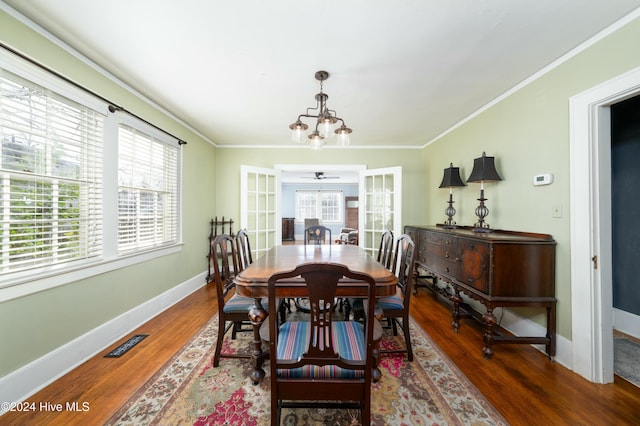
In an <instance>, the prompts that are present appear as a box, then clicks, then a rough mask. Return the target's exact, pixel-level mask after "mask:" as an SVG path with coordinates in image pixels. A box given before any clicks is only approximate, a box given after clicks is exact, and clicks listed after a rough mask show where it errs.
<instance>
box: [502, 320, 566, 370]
mask: <svg viewBox="0 0 640 426" xmlns="http://www.w3.org/2000/svg"><path fill="white" fill-rule="evenodd" d="M502 309H503V310H502V318H501V321H500V327H502V328H504V329H505V330H508V331H509V332H511V333H513V335H514V336H545V335H546V334H547V328H546V324H545V325H544V326H542V325H540V324H538V323H537V322H535V321H532V320H531V319H529V318H526V317H523V316H521V315H519V314H517V313H516V312H514V311H512V310H510V309H506V308H502ZM494 314H495V312H494ZM531 346H533V347H535V348H536V349H538V350H539V351H540V352H543V353H545V355H546V352H545V350H546V348H545V346H544V345H531ZM553 359H554V361H555V362H557V363H559V364H562V365H564V366H565V367H567V368H569V369H571V363H572V359H573V347H572V343H571V341H570V340H569V339H567V338H565V337H562V336H560V335H558V334H556V355H555V357H554V358H553Z"/></svg>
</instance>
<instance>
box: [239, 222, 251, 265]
mask: <svg viewBox="0 0 640 426" xmlns="http://www.w3.org/2000/svg"><path fill="white" fill-rule="evenodd" d="M236 250H237V252H238V272H240V271H244V270H245V269H247V267H248V266H249V265H251V264H252V263H253V255H252V254H251V243H250V242H249V234H248V233H247V230H246V229H241V230H240V231H238V233H237V234H236Z"/></svg>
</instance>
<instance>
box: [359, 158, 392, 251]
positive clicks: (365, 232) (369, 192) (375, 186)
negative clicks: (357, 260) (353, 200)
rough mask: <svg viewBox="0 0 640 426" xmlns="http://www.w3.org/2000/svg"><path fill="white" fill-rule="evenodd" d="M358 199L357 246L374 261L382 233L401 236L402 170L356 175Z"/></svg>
mask: <svg viewBox="0 0 640 426" xmlns="http://www.w3.org/2000/svg"><path fill="white" fill-rule="evenodd" d="M360 197H361V199H362V202H361V203H360V206H361V208H360V212H359V214H360V219H359V221H360V224H361V225H360V235H359V237H360V245H361V246H362V247H363V248H364V249H365V250H367V252H369V253H370V254H371V255H372V256H374V257H376V256H377V255H378V248H379V246H380V238H381V237H382V233H383V232H384V231H385V230H386V229H390V230H391V231H393V234H394V236H399V235H400V234H401V233H402V228H401V226H402V225H401V220H402V167H389V168H385V169H372V170H365V171H362V172H360Z"/></svg>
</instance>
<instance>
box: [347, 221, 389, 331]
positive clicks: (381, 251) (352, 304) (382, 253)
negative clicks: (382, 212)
mask: <svg viewBox="0 0 640 426" xmlns="http://www.w3.org/2000/svg"><path fill="white" fill-rule="evenodd" d="M392 257H393V232H392V231H391V230H389V229H385V230H384V231H383V232H382V236H381V237H380V247H379V248H378V257H377V258H376V260H377V261H378V262H379V263H381V264H382V265H383V266H384V267H385V268H387V269H390V267H391V258H392ZM347 302H348V303H347V304H346V311H345V317H347V318H348V317H349V315H350V312H353V319H355V320H363V319H364V311H363V305H362V301H361V300H359V299H354V298H349V299H347Z"/></svg>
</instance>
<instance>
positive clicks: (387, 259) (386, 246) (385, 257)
mask: <svg viewBox="0 0 640 426" xmlns="http://www.w3.org/2000/svg"><path fill="white" fill-rule="evenodd" d="M392 252H393V231H391V230H389V229H385V230H384V231H383V232H382V236H381V237H380V247H379V248H378V258H377V259H376V260H377V261H378V262H380V263H382V264H383V265H384V267H385V268H387V269H389V267H390V265H391V257H392Z"/></svg>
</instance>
